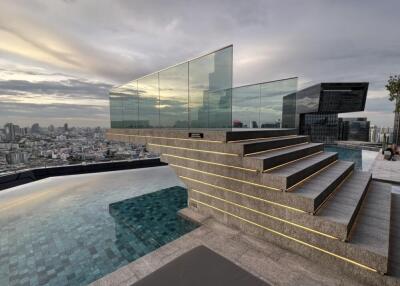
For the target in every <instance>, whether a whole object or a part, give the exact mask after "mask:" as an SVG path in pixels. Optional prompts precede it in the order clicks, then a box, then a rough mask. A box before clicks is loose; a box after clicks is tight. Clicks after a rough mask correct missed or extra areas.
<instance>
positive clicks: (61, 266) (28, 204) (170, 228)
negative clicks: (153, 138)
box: [0, 167, 197, 286]
mask: <svg viewBox="0 0 400 286" xmlns="http://www.w3.org/2000/svg"><path fill="white" fill-rule="evenodd" d="M186 204H187V194H186V190H185V189H184V188H183V187H182V185H181V183H180V182H179V180H178V179H177V177H176V175H175V174H174V172H173V171H172V170H171V169H170V168H169V167H153V168H146V169H136V170H126V171H115V172H107V173H97V174H86V175H75V176H66V177H57V178H49V179H45V180H42V181H38V182H35V183H31V184H27V185H23V186H19V187H16V188H13V189H9V190H5V191H2V192H0V285H57V286H60V285H86V284H88V283H90V282H92V281H95V280H97V279H99V278H101V277H102V276H104V275H106V274H108V273H110V272H113V271H115V270H116V269H118V268H120V267H121V266H124V265H126V264H128V263H130V262H132V261H134V260H136V259H137V258H139V257H141V256H143V255H145V254H147V253H149V252H151V251H153V250H155V249H157V248H159V247H160V246H162V245H164V244H166V243H168V242H170V241H172V240H174V239H176V238H178V237H180V236H181V235H183V234H185V233H187V232H189V231H191V230H193V229H195V228H196V227H197V226H196V225H195V224H193V223H190V222H188V221H185V220H183V219H181V218H180V217H179V216H177V214H176V212H177V211H178V210H179V209H181V208H184V207H185V206H186Z"/></svg>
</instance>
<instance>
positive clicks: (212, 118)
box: [208, 89, 232, 129]
mask: <svg viewBox="0 0 400 286" xmlns="http://www.w3.org/2000/svg"><path fill="white" fill-rule="evenodd" d="M208 106H209V113H208V128H223V129H226V128H231V127H232V126H231V120H232V89H225V90H219V91H214V92H209V94H208Z"/></svg>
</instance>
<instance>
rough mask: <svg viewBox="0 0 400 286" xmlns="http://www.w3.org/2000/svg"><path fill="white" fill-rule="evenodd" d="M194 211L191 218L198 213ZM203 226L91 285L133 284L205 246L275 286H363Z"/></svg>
mask: <svg viewBox="0 0 400 286" xmlns="http://www.w3.org/2000/svg"><path fill="white" fill-rule="evenodd" d="M184 211H186V212H190V215H189V216H190V217H192V218H193V216H196V215H197V214H196V213H194V212H192V211H190V210H187V209H185V210H184ZM197 220H198V221H202V225H201V226H200V227H199V228H197V229H195V230H193V231H191V232H189V233H187V234H186V235H184V236H182V237H180V238H178V239H176V240H174V241H172V242H170V243H168V244H166V245H164V246H162V247H160V248H159V249H157V250H155V251H153V252H151V253H149V254H147V255H145V256H143V257H141V258H139V259H138V260H136V261H134V262H132V263H130V264H128V265H126V266H124V267H122V268H120V269H118V270H116V271H115V272H113V273H110V274H108V275H106V276H104V277H103V278H101V279H99V280H97V281H95V282H93V283H92V284H90V285H91V286H111V285H112V286H117V285H118V286H123V285H132V284H133V283H135V282H136V281H138V280H139V279H141V278H143V277H145V276H146V275H148V274H150V273H152V272H153V271H155V270H157V269H158V268H160V267H162V266H163V265H165V264H167V263H168V262H170V261H172V260H173V259H175V258H177V257H178V256H180V255H181V254H183V253H185V252H187V251H189V250H191V249H193V248H194V247H196V246H199V245H204V246H206V247H208V248H210V249H211V250H213V251H215V252H217V253H218V254H220V255H222V256H224V257H226V258H227V259H229V260H231V261H232V262H234V263H235V264H237V265H239V266H240V267H242V268H244V269H245V270H247V271H249V272H250V273H252V274H253V275H255V276H257V277H259V278H261V279H262V280H264V281H266V282H268V283H270V284H271V285H307V286H312V285H362V284H359V283H358V282H356V281H354V280H353V279H351V278H349V277H347V276H344V275H343V274H338V273H335V272H333V271H332V270H330V269H328V268H326V267H323V266H321V265H318V264H316V263H313V262H312V261H310V260H308V259H306V258H304V257H301V256H299V255H296V254H294V253H291V252H289V251H287V250H284V249H282V248H279V247H277V246H274V245H272V244H270V243H268V242H265V241H261V240H258V239H256V238H254V237H251V236H249V235H246V234H244V233H243V232H240V231H239V230H235V229H232V228H230V227H227V226H225V225H223V224H221V223H219V222H216V221H215V220H213V219H211V218H204V217H201V216H200V215H197Z"/></svg>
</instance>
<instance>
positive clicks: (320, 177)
mask: <svg viewBox="0 0 400 286" xmlns="http://www.w3.org/2000/svg"><path fill="white" fill-rule="evenodd" d="M327 153H328V152H324V153H322V154H321V155H317V156H324V155H325V156H326V154H327ZM328 154H329V153H328ZM330 154H332V153H330ZM335 157H336V156H335ZM312 159H314V158H312ZM307 160H308V159H307ZM310 160H311V159H310ZM353 169H354V163H353V162H348V161H341V160H339V161H336V162H335V163H333V164H332V165H329V166H328V167H327V168H325V169H323V170H321V171H320V172H319V173H318V174H317V175H315V176H313V177H311V178H309V179H307V180H305V181H304V182H302V183H300V184H299V185H297V186H295V187H294V188H293V189H291V190H290V195H292V196H293V199H292V200H291V202H292V204H293V207H296V208H299V209H302V210H304V211H306V212H308V213H314V212H315V211H316V209H317V208H318V206H319V205H320V204H321V203H322V202H323V201H324V200H325V199H326V198H327V197H328V196H329V194H330V193H331V192H332V191H333V190H334V189H335V188H336V187H337V186H338V185H339V184H340V183H341V182H342V181H343V180H344V179H345V178H346V177H347V176H348V175H349V174H350V173H351V171H353Z"/></svg>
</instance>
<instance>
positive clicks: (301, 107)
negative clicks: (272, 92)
mask: <svg viewBox="0 0 400 286" xmlns="http://www.w3.org/2000/svg"><path fill="white" fill-rule="evenodd" d="M367 91H368V83H367V82H351V83H350V82H349V83H339V82H330V83H320V84H316V85H313V86H310V87H308V88H305V89H302V90H300V91H298V92H297V94H296V100H295V101H296V104H295V106H296V108H295V110H296V111H295V116H294V118H293V105H294V104H293V95H291V94H289V95H287V96H286V97H285V98H284V100H283V108H282V110H283V113H284V114H283V116H282V119H283V124H282V125H283V126H285V127H288V128H289V127H296V128H298V129H299V133H300V134H302V135H309V136H310V138H311V140H312V141H313V142H324V143H333V142H334V141H336V140H340V138H341V134H342V133H343V132H344V130H343V128H345V127H344V126H342V124H341V123H342V122H343V121H342V120H341V119H340V118H338V113H346V112H356V111H363V110H364V108H365V100H366V98H367ZM349 140H351V139H349ZM367 140H368V139H367Z"/></svg>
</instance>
